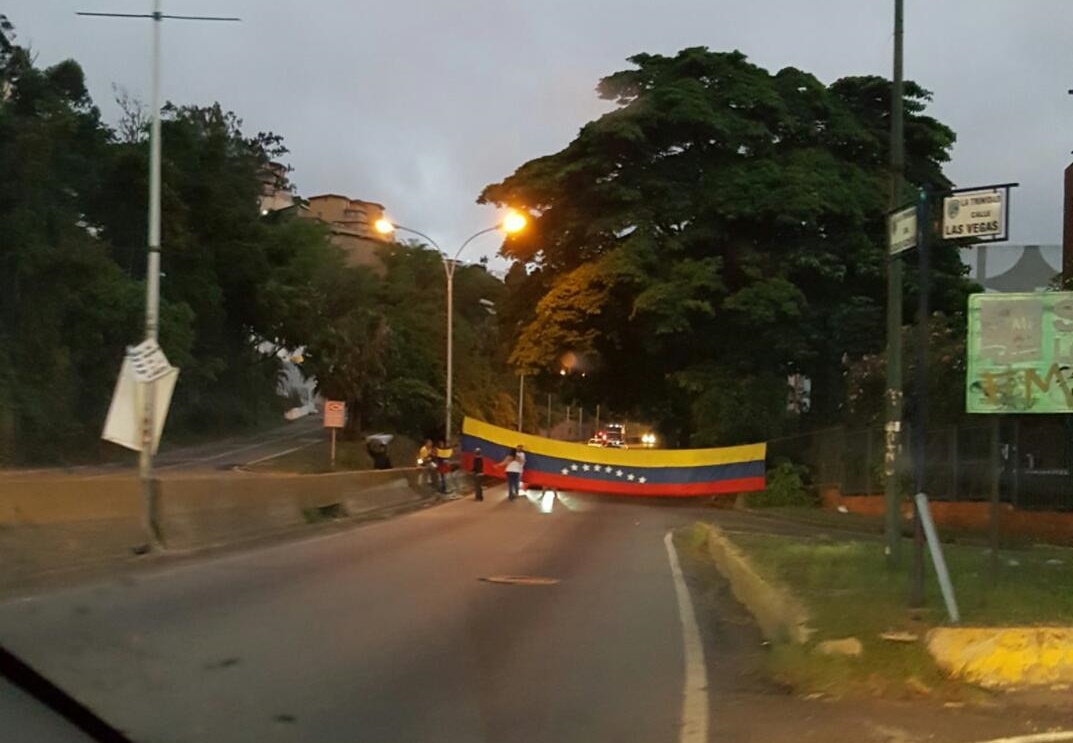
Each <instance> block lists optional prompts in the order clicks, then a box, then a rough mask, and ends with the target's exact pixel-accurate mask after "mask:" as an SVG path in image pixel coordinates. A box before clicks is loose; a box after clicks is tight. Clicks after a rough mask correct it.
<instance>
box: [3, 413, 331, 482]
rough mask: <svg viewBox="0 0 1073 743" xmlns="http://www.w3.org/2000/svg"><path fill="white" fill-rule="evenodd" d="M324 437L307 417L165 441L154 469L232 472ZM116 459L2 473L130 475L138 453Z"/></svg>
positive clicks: (319, 426)
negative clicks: (193, 440) (197, 439)
mask: <svg viewBox="0 0 1073 743" xmlns="http://www.w3.org/2000/svg"><path fill="white" fill-rule="evenodd" d="M324 436H325V434H324V428H323V425H322V423H321V420H320V418H319V417H318V416H307V417H305V418H300V419H298V420H296V421H290V422H287V423H283V424H281V425H279V426H275V427H273V428H270V429H268V430H267V431H259V432H257V433H251V434H241V435H236V436H230V437H227V438H224V439H218V440H214V441H208V442H206V443H203V444H190V445H185V446H169V445H168V444H167V442H166V441H165V442H164V444H162V448H161V450H160V452H159V453H158V454H157V456H156V457H154V461H153V465H154V469H155V470H156V471H157V472H175V471H190V470H221V469H231V468H233V467H240V466H243V465H247V464H253V463H255V462H258V461H261V460H264V459H269V458H271V457H273V456H279V455H280V454H284V453H286V452H289V451H291V450H293V449H295V448H300V447H302V446H306V445H310V444H313V443H316V442H318V441H322V440H324ZM116 456H117V457H118V458H117V459H116V461H113V462H108V463H105V464H91V465H77V466H72V467H47V468H41V469H3V470H0V477H25V476H27V475H62V474H70V475H78V476H80V477H107V476H110V475H116V474H122V473H127V474H130V473H131V472H132V471H133V470H135V469H136V468H137V466H138V455H137V453H136V452H131V451H126V450H119V449H118V448H117V450H116Z"/></svg>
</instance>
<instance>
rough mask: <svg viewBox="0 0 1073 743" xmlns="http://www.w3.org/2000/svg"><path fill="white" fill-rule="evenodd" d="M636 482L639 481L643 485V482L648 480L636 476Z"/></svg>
mask: <svg viewBox="0 0 1073 743" xmlns="http://www.w3.org/2000/svg"><path fill="white" fill-rule="evenodd" d="M637 482H639V483H641V484H642V485H644V484H645V483H646V482H648V481H647V480H646V479H645V478H643V477H639V478H637Z"/></svg>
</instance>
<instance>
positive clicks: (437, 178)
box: [0, 0, 1073, 259]
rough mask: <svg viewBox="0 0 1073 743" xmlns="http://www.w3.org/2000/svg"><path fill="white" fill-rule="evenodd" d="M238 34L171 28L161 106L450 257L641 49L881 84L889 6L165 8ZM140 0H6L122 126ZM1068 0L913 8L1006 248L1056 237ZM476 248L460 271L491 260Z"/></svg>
mask: <svg viewBox="0 0 1073 743" xmlns="http://www.w3.org/2000/svg"><path fill="white" fill-rule="evenodd" d="M164 8H165V12H171V13H181V14H190V15H235V16H241V17H242V19H243V21H242V23H197V22H188V21H170V22H168V23H166V24H165V27H164V47H163V49H164V79H163V80H164V81H163V90H164V97H165V98H166V99H170V100H173V101H175V102H177V103H196V104H207V103H211V102H212V101H214V100H218V101H220V102H221V104H222V105H223V106H224V107H225V108H229V109H232V110H234V111H236V112H237V113H238V114H239V115H240V116H241V117H242V118H243V119H244V120H245V122H246V127H247V128H248V129H249V130H250V131H256V130H272V131H274V132H277V133H279V134H282V135H283V136H284V138H285V140H286V143H287V145H288V147H289V148H290V150H291V152H290V155H289V162H290V164H291V165H293V166H294V173H293V179H294V181H295V183H296V184H297V186H298V188H299V190H300V192H301V193H302V194H303V195H305V196H309V195H313V194H317V193H323V192H329V191H330V192H338V193H343V194H347V195H351V196H354V197H357V198H362V199H367V200H370V201H379V202H381V203H383V204H385V205H386V207H387V209H388V212H389V214H390V215H391V216H392V217H393V218H394V219H396V220H397V221H398V222H399V223H401V224H405V225H409V226H412V227H415V228H417V229H419V230H422V231H424V232H426V233H428V234H429V235H431V236H432V237H433V238H435V239H436V240H437V241H438V242H439V243H440V245H441V246H442V247H444V248H445V249H450V250H452V251H453V250H454V247H455V246H457V245H459V244H460V243H461V241H462V240H464V239H465V238H466V237H468V236H469V235H470V234H472V233H473V232H476V231H477V230H479V229H482V228H484V227H487V226H489V225H490V224H492V223H494V221H495V219H496V215H495V213H494V211H493V210H492V209H491V208H489V207H481V206H477V205H476V204H475V199H476V197H477V195H478V193H479V192H480V190H481V189H482V188H483V187H484V186H485V185H486V184H488V183H491V182H494V181H498V180H500V179H502V178H503V177H504V176H506V175H508V174H510V173H511V172H513V170H514V169H515V168H516V167H517V166H518V165H520V164H521V163H523V162H525V161H526V160H528V159H530V158H533V157H536V156H540V155H544V154H548V153H550V152H554V151H556V150H558V149H560V148H562V147H563V146H565V145H566V144H567V143H568V142H569V141H570V140H571V139H572V138H573V136H574V135H575V134H576V133H577V130H578V128H579V127H580V126H581V125H583V124H584V123H585V122H586V121H588V120H590V119H591V118H593V117H595V116H597V115H599V114H600V113H601V112H603V111H605V110H607V104H606V103H604V102H602V101H600V100H599V99H597V98H596V96H595V94H594V90H593V89H594V86H595V85H596V82H597V81H598V80H599V78H600V77H602V76H604V75H607V74H609V73H611V72H614V71H616V70H619V69H623V68H625V67H626V66H627V65H626V62H625V59H626V57H628V56H630V55H632V54H635V53H638V52H652V53H663V54H673V53H674V52H676V51H677V50H679V49H681V48H683V47H687V46H708V47H710V48H711V49H714V50H731V49H740V50H741V51H743V52H744V53H745V54H747V55H748V56H749V57H750V58H751V59H752V60H753V61H754V62H756V63H757V64H759V65H761V66H763V67H765V68H767V69H768V70H771V71H775V70H778V69H779V68H781V67H784V66H790V65H792V66H796V67H799V68H801V69H803V70H806V71H808V72H811V73H813V74H815V75H816V76H818V77H819V78H820V79H821V80H823V81H824V82H831V81H833V80H835V79H837V78H839V77H841V76H844V75H853V74H873V73H874V74H882V75H885V76H889V75H890V69H891V54H892V49H893V46H892V23H893V0H808V1H807V2H806V1H805V0H535V1H530V2H520V1H519V0H389V1H385V0H378V1H377V2H356V1H355V0H302V1H301V2H295V1H291V0H288V1H287V2H282V1H279V0H165V4H164ZM76 10H93V11H103V12H148V11H149V10H151V0H5V1H4V2H3V4H2V6H0V12H3V13H6V14H7V15H8V17H9V19H10V20H11V21H12V22H13V23H14V24H15V27H16V31H17V33H18V38H19V41H20V42H21V43H23V44H29V45H30V46H32V47H33V48H34V49H35V50H36V51H37V52H38V54H39V57H38V60H39V63H41V64H45V65H47V64H51V63H53V62H56V61H58V60H61V59H64V58H67V57H73V58H75V59H77V60H78V61H79V62H80V63H81V64H82V66H83V67H84V68H85V71H86V75H87V77H88V80H89V87H90V90H91V92H92V94H93V97H94V99H95V100H96V101H97V103H98V104H99V105H100V106H101V108H102V110H103V112H104V115H105V117H106V119H108V120H109V121H114V120H115V118H116V107H115V105H114V104H113V103H112V97H113V96H112V91H111V86H112V84H113V83H115V84H119V85H122V86H124V87H125V88H127V89H128V90H129V91H130V92H131V93H133V94H135V95H139V96H141V97H143V98H144V97H147V92H148V60H149V39H150V25H151V24H150V23H149V22H148V21H140V20H105V19H94V18H81V17H78V16H76V15H75V11H76ZM1071 57H1073V1H1071V0H906V63H905V64H906V75H907V77H910V78H913V79H915V80H917V81H918V82H920V83H921V84H922V85H924V87H926V88H928V89H930V90H932V91H934V93H935V100H934V103H933V106H932V108H931V113H932V114H933V115H934V116H936V117H938V118H939V119H940V120H942V121H944V122H945V123H947V124H949V125H950V126H952V127H953V128H954V130H955V131H956V132H957V134H958V143H957V146H956V148H955V150H954V157H953V162H952V163H951V165H950V166H949V168H948V173H949V175H950V176H951V177H952V178H953V180H954V181H955V182H956V183H957V184H958V185H962V186H967V185H975V184H987V183H996V182H1005V181H1019V182H1020V183H1021V188H1019V189H1017V190H1016V191H1015V193H1014V196H1013V202H1012V204H1013V206H1012V216H1011V225H1010V232H1011V237H1012V238H1013V240H1014V241H1015V242H1043V243H1051V242H1058V241H1060V239H1061V215H1060V211H1061V201H1062V199H1061V183H1062V170H1063V168H1064V167H1065V165H1066V164H1067V163H1068V162H1069V160H1070V150H1071V149H1073V131H1071V130H1070V127H1069V123H1070V122H1073V96H1069V95H1067V93H1066V91H1067V90H1068V89H1069V88H1073V66H1071V64H1070V62H1071ZM497 249H498V243H497V240H496V239H495V238H494V237H492V236H489V237H487V238H483V241H482V242H480V243H478V244H475V245H474V246H473V247H472V250H473V253H472V254H470V255H468V256H467V257H469V258H471V259H473V258H476V257H477V256H478V255H480V254H481V253H482V252H485V253H494V252H495V251H496V250H497Z"/></svg>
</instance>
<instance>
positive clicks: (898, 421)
mask: <svg viewBox="0 0 1073 743" xmlns="http://www.w3.org/2000/svg"><path fill="white" fill-rule="evenodd" d="M904 16H905V9H904V0H894V85H893V87H892V89H891V130H890V170H891V189H890V208H891V211H893V210H894V209H897V208H898V207H899V206H901V203H902V199H903V193H904V191H905V134H904V121H903V116H904V112H903V101H902V99H903V97H904V88H905V85H904V82H903V80H902V50H903V49H902V47H903V36H904ZM884 250H886V246H884ZM885 398H886V426H885V437H884V439H885V450H884V457H883V462H884V464H883V473H884V483H883V491H884V497H885V499H886V506H887V508H886V520H885V525H884V527H885V528H884V532H885V535H886V554H887V566H888V567H890V568H893V567H895V566H896V565H898V563H899V562H900V559H901V512H900V508H901V495H900V493H899V492H898V473H899V460H900V457H901V449H902V412H903V410H902V408H903V405H902V403H903V400H902V260H901V258H899V257H897V256H890V255H888V258H887V389H886V395H885Z"/></svg>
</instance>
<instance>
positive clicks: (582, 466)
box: [581, 464, 589, 472]
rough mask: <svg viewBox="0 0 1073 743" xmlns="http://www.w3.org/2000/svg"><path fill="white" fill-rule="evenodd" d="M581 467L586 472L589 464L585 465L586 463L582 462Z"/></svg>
mask: <svg viewBox="0 0 1073 743" xmlns="http://www.w3.org/2000/svg"><path fill="white" fill-rule="evenodd" d="M581 469H583V470H585V471H586V472H588V471H589V465H587V464H583V465H581Z"/></svg>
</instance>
